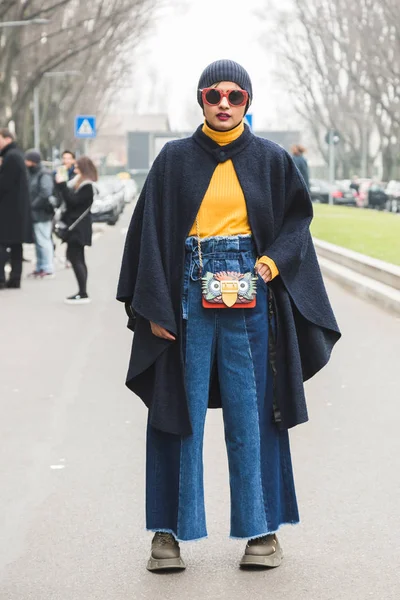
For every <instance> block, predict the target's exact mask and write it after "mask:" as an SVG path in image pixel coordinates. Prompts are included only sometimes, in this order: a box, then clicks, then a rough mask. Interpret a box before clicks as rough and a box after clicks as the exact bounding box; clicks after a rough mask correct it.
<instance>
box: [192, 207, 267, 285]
mask: <svg viewBox="0 0 400 600" xmlns="http://www.w3.org/2000/svg"><path fill="white" fill-rule="evenodd" d="M196 235H197V246H198V249H199V264H200V275H201V274H202V273H203V253H202V251H201V241H200V227H199V217H198V216H197V217H196ZM257 263H258V258H257V259H256V262H255V263H254V272H255V273H256V275H257V271H256V266H257Z"/></svg>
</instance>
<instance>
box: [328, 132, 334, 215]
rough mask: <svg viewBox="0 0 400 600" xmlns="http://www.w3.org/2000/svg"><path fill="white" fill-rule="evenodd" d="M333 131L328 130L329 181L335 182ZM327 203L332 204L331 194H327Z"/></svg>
mask: <svg viewBox="0 0 400 600" xmlns="http://www.w3.org/2000/svg"><path fill="white" fill-rule="evenodd" d="M334 135H335V132H334V130H333V129H330V130H329V181H330V183H335V142H334ZM329 204H333V198H332V194H329Z"/></svg>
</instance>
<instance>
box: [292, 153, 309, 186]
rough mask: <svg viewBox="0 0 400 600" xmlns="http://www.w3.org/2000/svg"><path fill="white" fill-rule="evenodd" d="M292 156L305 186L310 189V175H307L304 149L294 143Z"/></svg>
mask: <svg viewBox="0 0 400 600" xmlns="http://www.w3.org/2000/svg"><path fill="white" fill-rule="evenodd" d="M291 150H292V158H293V162H294V164H295V165H296V167H297V168H298V170H299V172H300V174H301V176H302V177H303V179H304V182H305V184H306V186H307V189H308V190H309V189H310V177H309V169H308V163H307V161H306V159H305V157H304V154H305V152H306V149H305V148H304V146H302V145H301V144H295V145H293V146H292V149H291Z"/></svg>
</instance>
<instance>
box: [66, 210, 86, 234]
mask: <svg viewBox="0 0 400 600" xmlns="http://www.w3.org/2000/svg"><path fill="white" fill-rule="evenodd" d="M89 212H90V206H89V208H87V209H86V210H85V212H83V213H82V214H81V216H80V217H78V218H77V219H76V221H74V222H73V223H72V225H70V226H69V227H68V229H67V231H72V230H73V229H75V227H76V226H77V225H78V223H80V222H81V221H82V219H84V218H85V217H86V215H87V214H88V213H89Z"/></svg>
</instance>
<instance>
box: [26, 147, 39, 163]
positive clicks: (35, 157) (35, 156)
mask: <svg viewBox="0 0 400 600" xmlns="http://www.w3.org/2000/svg"><path fill="white" fill-rule="evenodd" d="M25 160H30V161H31V162H33V163H35V165H38V164H40V161H41V160H42V157H41V155H40V152H39V150H35V149H32V150H27V151H26V152H25Z"/></svg>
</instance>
